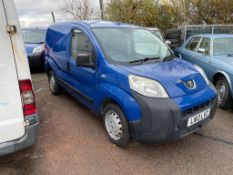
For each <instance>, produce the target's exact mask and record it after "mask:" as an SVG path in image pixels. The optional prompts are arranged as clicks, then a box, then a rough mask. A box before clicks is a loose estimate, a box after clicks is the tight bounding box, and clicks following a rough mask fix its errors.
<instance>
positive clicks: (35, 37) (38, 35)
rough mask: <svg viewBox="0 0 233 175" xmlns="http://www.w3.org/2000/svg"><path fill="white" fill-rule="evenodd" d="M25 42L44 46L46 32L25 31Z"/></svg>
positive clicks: (23, 32) (23, 31)
mask: <svg viewBox="0 0 233 175" xmlns="http://www.w3.org/2000/svg"><path fill="white" fill-rule="evenodd" d="M22 34H23V41H24V42H25V43H28V44H42V43H45V35H46V30H36V29H34V30H33V29H32V30H30V29H23V30H22Z"/></svg>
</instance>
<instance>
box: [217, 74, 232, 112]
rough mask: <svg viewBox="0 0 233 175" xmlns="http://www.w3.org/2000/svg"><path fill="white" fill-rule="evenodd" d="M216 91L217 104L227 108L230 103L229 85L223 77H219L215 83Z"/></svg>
mask: <svg viewBox="0 0 233 175" xmlns="http://www.w3.org/2000/svg"><path fill="white" fill-rule="evenodd" d="M216 89H217V91H218V105H219V107H220V108H222V109H228V108H229V107H230V105H231V104H232V96H231V91H230V86H229V84H228V81H227V79H226V78H225V77H220V78H219V79H218V81H217V83H216Z"/></svg>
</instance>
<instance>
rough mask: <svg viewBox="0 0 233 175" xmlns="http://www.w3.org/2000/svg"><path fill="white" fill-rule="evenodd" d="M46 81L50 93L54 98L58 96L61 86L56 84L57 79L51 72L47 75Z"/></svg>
mask: <svg viewBox="0 0 233 175" xmlns="http://www.w3.org/2000/svg"><path fill="white" fill-rule="evenodd" d="M48 81H49V88H50V91H51V93H52V94H53V95H56V96H57V95H60V94H61V93H62V90H63V89H62V87H61V85H60V84H59V83H58V82H57V79H56V77H55V76H54V73H53V72H52V71H50V72H49V73H48Z"/></svg>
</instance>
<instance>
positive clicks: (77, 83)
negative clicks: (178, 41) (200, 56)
mask: <svg viewBox="0 0 233 175" xmlns="http://www.w3.org/2000/svg"><path fill="white" fill-rule="evenodd" d="M45 54H46V61H45V64H46V66H45V67H46V70H47V73H48V80H49V87H50V89H51V92H52V94H54V95H58V94H60V93H61V92H62V90H64V89H65V90H66V91H68V92H69V93H70V94H71V95H73V96H74V97H75V98H76V99H77V100H79V101H81V102H82V103H84V104H85V105H86V106H87V107H89V108H90V109H92V110H94V111H95V112H97V113H99V114H100V116H102V117H103V121H104V122H103V123H104V126H105V130H106V133H107V136H108V137H109V139H110V140H111V141H112V142H113V143H114V144H116V145H118V146H125V145H126V144H127V143H128V142H129V140H130V138H134V139H136V140H138V141H143V142H152V143H158V142H167V141H171V140H173V139H178V138H181V137H184V136H187V135H189V134H191V133H193V132H194V131H197V130H198V129H200V128H201V127H203V126H204V125H206V124H207V123H208V122H210V121H211V120H212V119H213V117H214V114H215V109H216V90H215V88H214V87H213V85H212V84H211V83H210V82H209V80H208V78H207V76H206V74H205V72H204V71H203V70H202V69H201V68H200V67H198V66H195V65H194V64H191V63H188V62H186V61H184V60H181V59H179V58H177V57H175V56H174V54H173V53H172V51H171V50H170V49H169V48H168V47H167V45H166V44H165V43H164V42H163V41H161V40H160V39H159V38H158V37H156V36H155V35H154V34H153V33H152V32H150V31H148V30H146V29H144V28H141V27H140V26H134V25H128V24H122V23H114V22H107V21H74V22H63V23H57V24H53V25H51V26H50V27H49V29H48V30H47V36H46V46H45ZM77 117H78V114H77ZM93 131H94V129H93Z"/></svg>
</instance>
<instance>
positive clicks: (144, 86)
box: [129, 75, 168, 98]
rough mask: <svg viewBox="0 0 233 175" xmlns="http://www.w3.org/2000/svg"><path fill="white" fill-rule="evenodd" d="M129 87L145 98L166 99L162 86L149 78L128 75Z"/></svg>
mask: <svg viewBox="0 0 233 175" xmlns="http://www.w3.org/2000/svg"><path fill="white" fill-rule="evenodd" d="M129 86H130V88H131V89H132V90H134V91H136V92H138V93H139V94H141V95H143V96H146V97H155V98H168V95H167V92H166V91H165V89H164V88H163V86H162V85H161V84H160V83H159V82H157V81H155V80H151V79H149V78H144V77H139V76H135V75H129Z"/></svg>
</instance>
